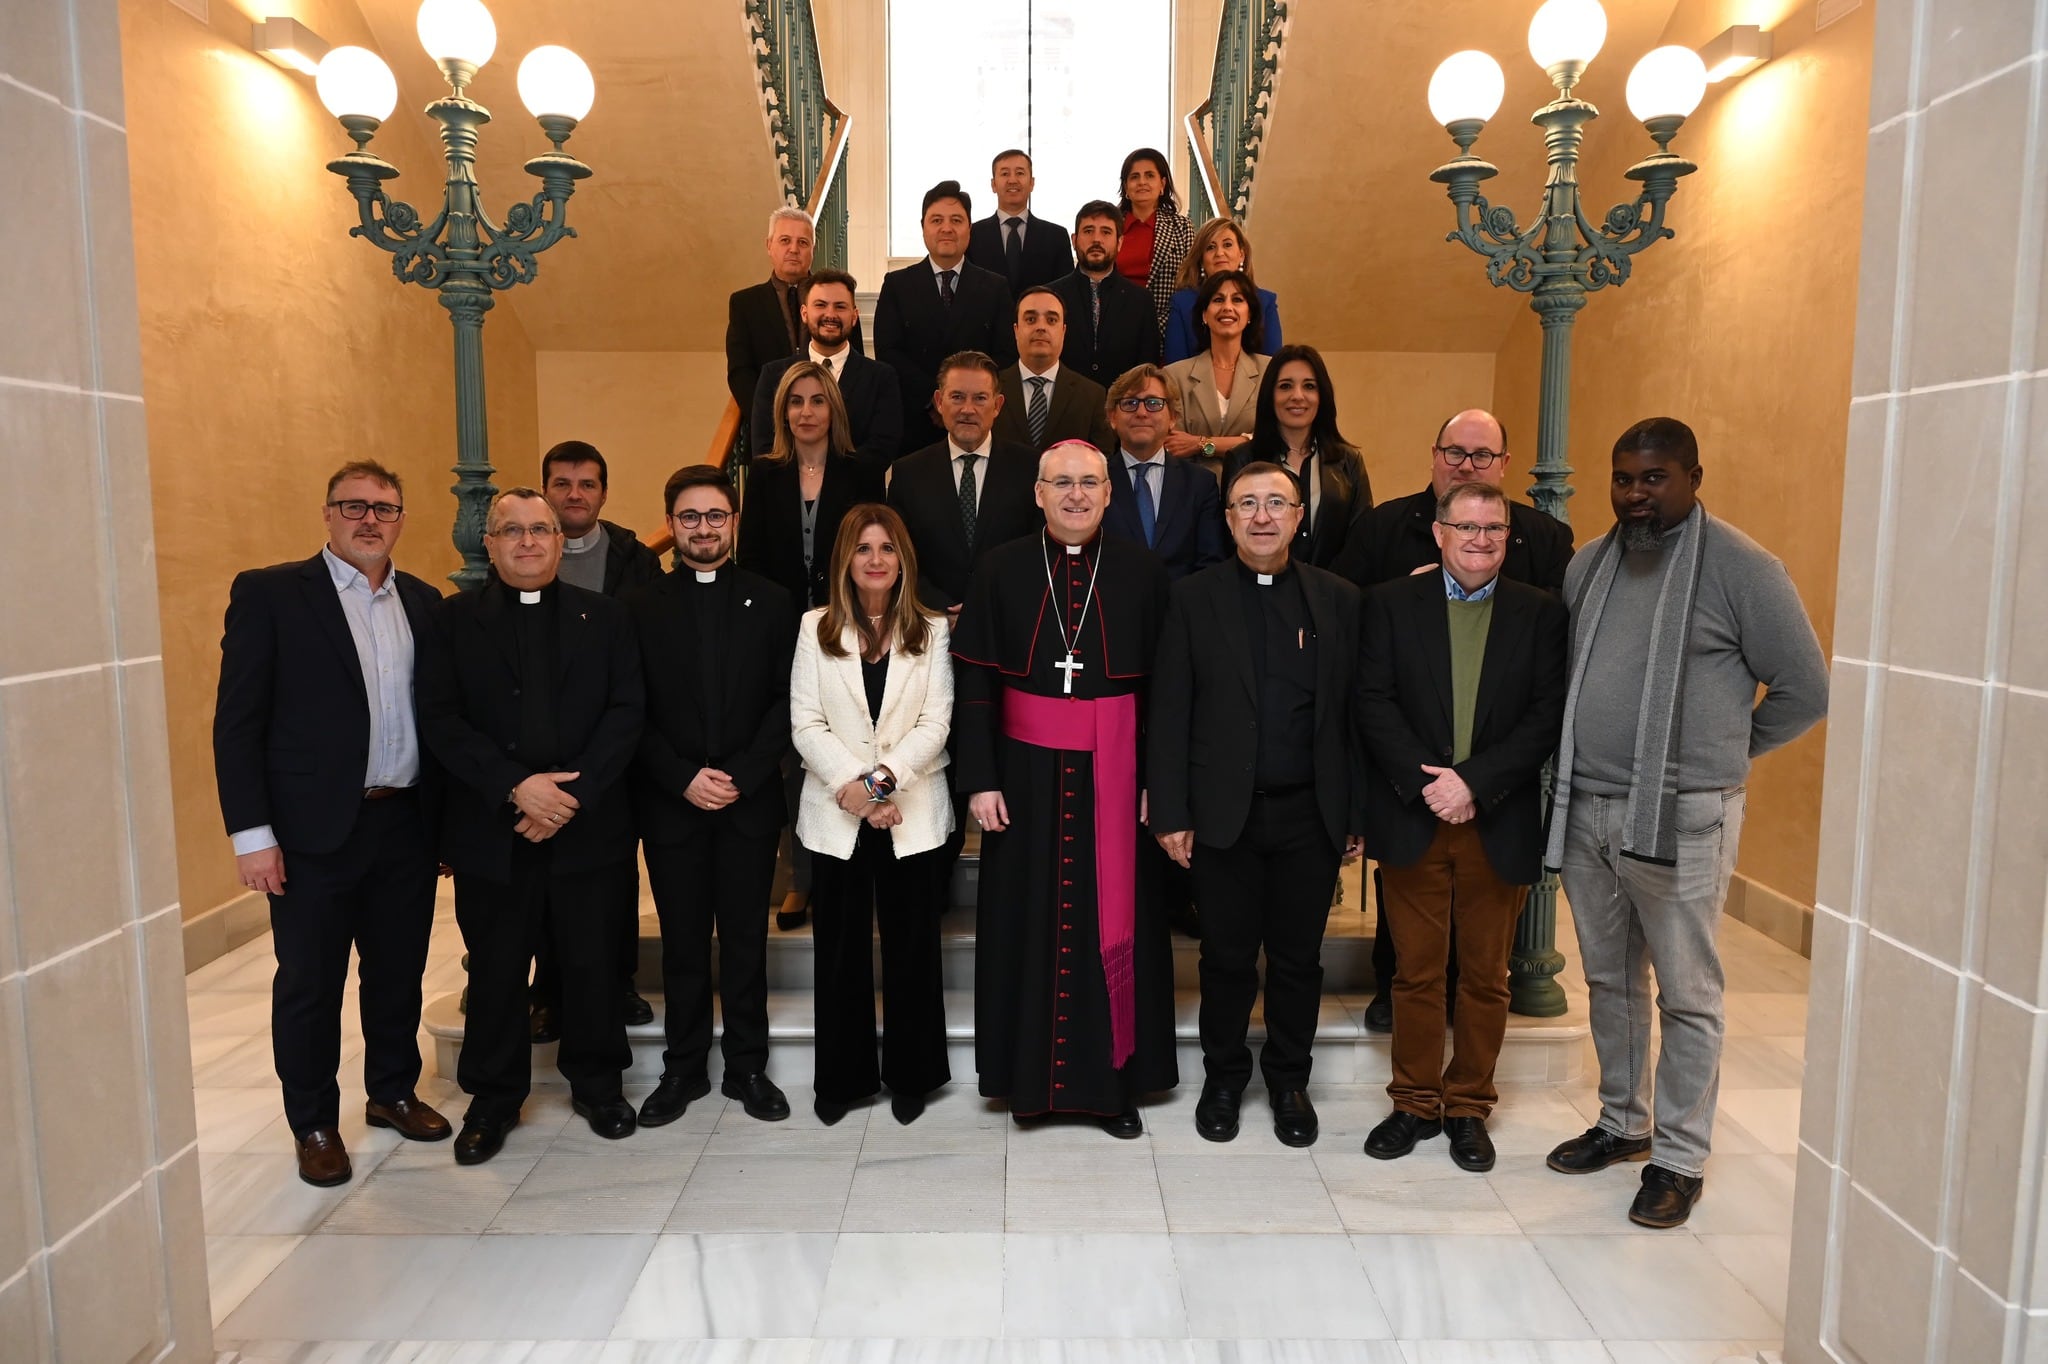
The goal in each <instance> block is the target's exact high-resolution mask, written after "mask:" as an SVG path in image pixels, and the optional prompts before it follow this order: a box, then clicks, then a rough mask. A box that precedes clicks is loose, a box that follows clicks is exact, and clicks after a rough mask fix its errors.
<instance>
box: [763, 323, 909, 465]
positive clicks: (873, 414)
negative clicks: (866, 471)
mask: <svg viewBox="0 0 2048 1364" xmlns="http://www.w3.org/2000/svg"><path fill="white" fill-rule="evenodd" d="M844 354H845V356H846V367H845V368H844V369H842V370H841V371H840V374H839V381H838V382H839V396H840V398H841V399H842V400H844V401H845V403H846V424H847V425H848V426H850V427H852V428H853V453H855V454H856V455H859V456H860V457H861V458H862V459H863V460H866V461H867V462H868V463H869V464H872V465H874V466H875V467H877V468H886V467H888V464H889V462H890V461H891V460H893V459H895V458H896V457H897V456H898V455H900V454H902V453H903V405H902V403H901V402H900V401H899V400H898V399H897V396H896V372H895V371H894V370H892V369H890V368H889V367H888V366H887V365H885V364H882V363H881V362H880V361H878V360H870V359H868V357H867V356H865V355H862V354H861V353H860V352H859V351H857V350H854V349H852V348H850V347H849V348H848V349H847V350H846V351H845V352H844ZM808 358H809V352H808V351H806V352H804V353H802V354H800V355H785V356H783V357H782V358H781V359H780V360H773V361H770V362H769V363H768V364H767V365H766V366H765V367H763V368H762V370H761V379H760V382H759V383H757V384H756V385H755V386H754V398H753V402H752V404H751V409H750V410H751V411H752V413H753V416H752V418H751V424H752V430H753V441H754V443H753V445H752V447H751V448H752V449H753V451H754V453H755V454H759V455H765V454H767V453H768V452H769V451H770V450H773V449H774V448H775V389H776V387H777V386H778V385H779V384H781V382H782V376H783V375H784V374H787V373H788V372H789V367H790V366H791V365H793V364H795V363H796V362H797V361H798V360H801V359H808Z"/></svg>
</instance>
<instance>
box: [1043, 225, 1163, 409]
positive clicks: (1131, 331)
mask: <svg viewBox="0 0 2048 1364" xmlns="http://www.w3.org/2000/svg"><path fill="white" fill-rule="evenodd" d="M1123 232H1124V215H1123V210H1121V209H1119V208H1118V207H1117V206H1116V205H1115V204H1112V203H1110V202H1109V201H1108V200H1107V199H1094V200H1091V201H1090V202H1088V203H1085V204H1083V205H1081V211H1080V212H1079V213H1077V214H1075V215H1074V271H1073V273H1072V274H1068V275H1061V276H1060V277H1059V278H1058V279H1056V280H1054V281H1053V282H1052V288H1053V291H1054V292H1055V293H1057V294H1059V296H1060V297H1061V298H1062V299H1065V300H1066V304H1067V335H1066V341H1065V343H1064V344H1063V345H1062V346H1061V348H1060V364H1062V365H1064V366H1066V367H1068V368H1070V369H1072V370H1074V371H1076V372H1077V373H1080V374H1085V375H1086V376H1088V378H1089V379H1091V380H1092V381H1094V382H1095V383H1098V384H1101V385H1102V386H1103V387H1104V388H1108V387H1109V386H1110V385H1111V384H1113V383H1115V382H1116V381H1117V378H1118V376H1119V375H1121V374H1123V373H1124V371H1126V370H1128V369H1131V368H1133V367H1135V366H1138V365H1156V364H1158V363H1159V323H1158V318H1157V312H1156V310H1155V309H1154V307H1153V304H1152V295H1150V294H1148V293H1146V292H1145V291H1144V290H1143V289H1142V288H1140V287H1139V286H1137V285H1135V284H1133V283H1131V282H1130V281H1129V280H1127V279H1125V278H1124V277H1123V276H1122V275H1121V274H1119V273H1117V268H1116V252H1117V247H1119V246H1120V245H1122V243H1123Z"/></svg>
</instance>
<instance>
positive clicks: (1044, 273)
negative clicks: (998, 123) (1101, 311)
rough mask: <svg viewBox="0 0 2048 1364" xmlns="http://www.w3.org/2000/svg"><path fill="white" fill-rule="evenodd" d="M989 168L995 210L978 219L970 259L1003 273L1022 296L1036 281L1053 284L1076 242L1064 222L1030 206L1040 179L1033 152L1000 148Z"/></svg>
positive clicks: (1069, 262)
mask: <svg viewBox="0 0 2048 1364" xmlns="http://www.w3.org/2000/svg"><path fill="white" fill-rule="evenodd" d="M988 169H989V182H988V186H989V188H990V189H992V190H994V191H995V192H996V211H995V212H994V213H992V214H990V215H989V216H988V217H986V218H983V219H982V220H981V221H980V222H978V223H976V224H975V225H974V234H973V236H972V237H971V238H970V239H969V241H968V244H967V259H968V260H970V261H972V262H973V263H974V264H976V265H979V266H980V267H981V268H982V269H984V270H993V271H995V272H996V273H997V274H999V275H1001V276H1002V277H1003V278H1004V279H1005V280H1006V281H1008V283H1009V285H1010V293H1011V294H1012V295H1013V296H1016V297H1019V298H1021V297H1022V296H1023V294H1024V291H1025V290H1026V289H1029V288H1030V287H1031V286H1033V285H1034V284H1049V283H1051V282H1052V281H1053V280H1056V279H1058V278H1059V277H1060V276H1061V275H1064V274H1066V273H1067V272H1069V271H1070V270H1072V269H1073V268H1074V252H1073V248H1072V247H1070V246H1068V245H1067V232H1066V229H1065V228H1063V227H1061V226H1060V225H1059V224H1058V223H1049V222H1047V221H1046V220H1045V219H1043V218H1040V217H1036V216H1034V215H1033V214H1032V212H1031V191H1032V189H1033V188H1034V187H1035V186H1036V185H1037V183H1038V181H1037V177H1035V176H1034V175H1033V174H1032V173H1031V155H1030V153H1028V152H1024V151H1019V150H1018V149H1017V148H1015V147H1012V148H1011V149H1010V150H1008V151H1005V152H997V153H996V159H995V160H994V161H993V162H991V163H990V164H989V168H988Z"/></svg>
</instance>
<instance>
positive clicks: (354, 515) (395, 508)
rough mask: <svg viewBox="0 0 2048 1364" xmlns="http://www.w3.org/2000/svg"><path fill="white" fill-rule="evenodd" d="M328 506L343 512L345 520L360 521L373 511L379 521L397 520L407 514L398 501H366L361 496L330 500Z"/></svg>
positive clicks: (342, 516) (342, 517) (342, 515)
mask: <svg viewBox="0 0 2048 1364" xmlns="http://www.w3.org/2000/svg"><path fill="white" fill-rule="evenodd" d="M327 505H328V506H330V507H332V508H334V509H335V510H336V511H338V512H340V513H341V519H342V520H344V521H360V520H362V519H363V518H364V517H365V516H368V515H369V514H370V513H371V512H375V513H376V514H377V519H378V520H379V521H396V520H397V519H398V518H399V517H401V516H403V515H405V508H403V507H401V506H399V505H398V504H397V503H396V502H365V501H363V499H361V498H360V497H351V498H346V499H344V500H343V501H340V502H329V503H328V504H327Z"/></svg>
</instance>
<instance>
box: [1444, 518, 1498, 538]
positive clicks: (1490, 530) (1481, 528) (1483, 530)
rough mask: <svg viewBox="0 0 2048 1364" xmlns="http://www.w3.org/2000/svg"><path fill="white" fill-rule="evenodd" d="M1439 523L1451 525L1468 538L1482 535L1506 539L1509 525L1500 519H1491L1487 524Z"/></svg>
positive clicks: (1472, 522)
mask: <svg viewBox="0 0 2048 1364" xmlns="http://www.w3.org/2000/svg"><path fill="white" fill-rule="evenodd" d="M1437 524H1438V525H1440V526H1449V527H1450V528H1451V529H1452V530H1454V531H1456V532H1458V534H1460V535H1462V536H1464V537H1465V538H1466V539H1467V540H1476V539H1478V538H1479V537H1480V536H1482V535H1483V536H1485V537H1486V538H1487V539H1489V540H1505V539H1506V538H1507V534H1508V527H1506V526H1503V525H1502V524H1501V523H1500V522H1498V521H1489V522H1487V523H1486V524H1485V525H1481V524H1480V523H1479V522H1477V521H1439V522H1438V523H1437Z"/></svg>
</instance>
